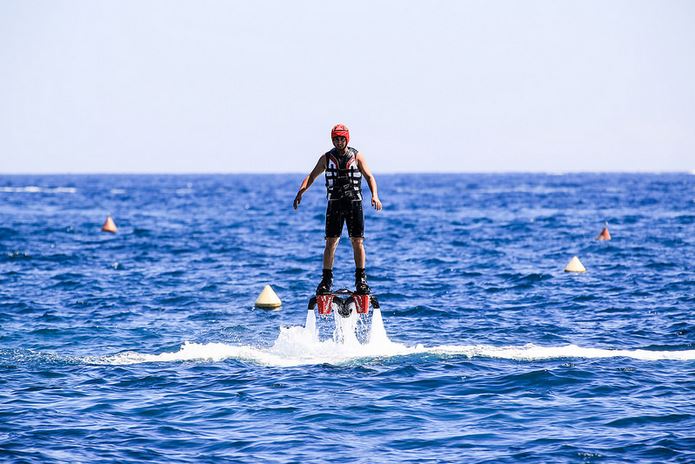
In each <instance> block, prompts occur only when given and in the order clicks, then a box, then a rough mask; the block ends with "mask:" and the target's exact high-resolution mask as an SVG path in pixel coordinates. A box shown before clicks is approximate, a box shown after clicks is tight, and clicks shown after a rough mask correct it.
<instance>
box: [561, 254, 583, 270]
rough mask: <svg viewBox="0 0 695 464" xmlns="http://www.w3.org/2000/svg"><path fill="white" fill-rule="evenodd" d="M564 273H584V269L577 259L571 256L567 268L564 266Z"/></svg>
mask: <svg viewBox="0 0 695 464" xmlns="http://www.w3.org/2000/svg"><path fill="white" fill-rule="evenodd" d="M565 272H586V268H585V267H584V265H583V264H582V262H581V261H579V258H577V257H576V256H573V257H572V259H570V262H569V263H567V266H565Z"/></svg>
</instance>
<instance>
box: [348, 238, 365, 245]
mask: <svg viewBox="0 0 695 464" xmlns="http://www.w3.org/2000/svg"><path fill="white" fill-rule="evenodd" d="M350 241H351V242H352V246H353V247H361V246H362V244H363V243H364V239H363V238H362V237H350Z"/></svg>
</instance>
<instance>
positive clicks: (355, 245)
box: [331, 237, 367, 269]
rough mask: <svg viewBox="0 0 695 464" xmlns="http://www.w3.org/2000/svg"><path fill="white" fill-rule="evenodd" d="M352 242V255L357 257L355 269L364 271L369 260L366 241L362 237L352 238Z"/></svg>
mask: <svg viewBox="0 0 695 464" xmlns="http://www.w3.org/2000/svg"><path fill="white" fill-rule="evenodd" d="M350 242H352V253H353V255H354V256H355V268H357V269H364V263H365V262H366V260H367V258H366V254H365V252H364V239H363V238H362V237H350ZM331 262H332V261H331Z"/></svg>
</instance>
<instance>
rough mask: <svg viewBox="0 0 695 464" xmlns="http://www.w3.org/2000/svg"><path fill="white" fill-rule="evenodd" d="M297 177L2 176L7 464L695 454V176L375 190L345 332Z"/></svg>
mask: <svg viewBox="0 0 695 464" xmlns="http://www.w3.org/2000/svg"><path fill="white" fill-rule="evenodd" d="M301 177H302V176H301V175H299V174H295V175H185V176H173V175H152V176H130V175H119V176H116V175H89V176H71V175H63V176H3V177H0V218H2V221H0V327H1V328H2V331H1V332H0V457H1V459H2V460H3V461H7V462H36V463H46V462H114V463H116V462H117V463H121V462H143V461H147V462H162V463H199V462H203V463H204V462H210V463H213V462H214V463H217V462H249V463H256V462H330V463H344V462H350V463H352V462H363V463H373V462H403V463H421V462H471V463H476V462H480V463H482V462H509V463H518V462H533V463H535V462H637V461H646V462H695V434H694V433H693V430H695V401H694V400H693V399H694V398H695V322H694V319H693V310H695V266H694V265H693V262H694V259H695V176H693V175H689V174H567V175H542V174H534V175H529V174H489V175H483V174H456V175H454V174H451V175H450V174H437V175H434V174H428V175H382V176H378V181H379V190H380V196H381V199H382V201H383V203H384V210H383V211H382V212H380V213H376V212H374V210H372V209H371V208H368V198H369V194H368V193H366V195H365V197H366V198H367V201H365V211H366V239H365V245H366V249H367V261H368V267H367V271H368V278H369V282H370V285H371V286H372V289H373V290H374V292H375V293H376V294H378V295H379V297H380V301H381V305H382V307H381V311H380V312H379V311H377V312H372V314H371V315H370V316H369V317H360V318H355V317H353V318H351V319H350V320H336V319H334V317H333V316H328V317H325V316H320V317H314V315H313V313H312V314H308V313H307V310H306V303H307V299H308V297H309V295H310V294H311V292H312V291H313V290H314V289H315V287H316V285H317V283H318V280H319V279H320V273H321V255H322V251H323V230H324V229H323V228H324V223H323V215H324V210H325V198H324V196H323V195H324V193H323V192H322V187H321V185H320V182H318V183H317V185H315V186H314V187H313V188H312V189H311V190H310V191H309V192H308V193H307V194H306V195H305V197H304V200H303V202H302V205H301V207H300V209H299V210H298V211H293V210H292V200H293V198H294V195H295V193H296V188H297V186H298V185H299V182H300V180H301ZM107 214H111V215H113V217H114V219H115V221H116V223H117V225H118V227H119V232H118V233H117V234H115V235H111V234H105V233H102V232H100V226H101V223H102V222H103V220H104V218H105V217H106V215H107ZM604 221H606V222H607V223H608V226H609V228H610V231H611V234H612V236H613V240H611V241H605V242H601V241H597V240H595V238H596V236H597V234H598V233H599V232H600V230H601V228H602V227H603V225H604ZM574 255H577V256H579V257H580V259H581V261H582V262H583V264H584V265H585V266H586V268H587V271H588V272H586V273H582V274H574V273H565V272H563V269H564V266H565V265H566V264H567V262H568V261H569V259H570V258H571V257H572V256H574ZM353 270H354V265H353V262H352V250H351V249H350V246H349V241H348V240H347V239H346V238H343V240H342V241H341V243H340V246H339V248H338V252H337V256H336V267H335V274H336V286H337V287H341V286H344V287H349V286H351V285H352V282H351V278H352V275H353ZM265 284H272V285H273V288H274V289H275V291H276V292H277V293H278V295H279V296H280V298H281V299H282V301H283V306H282V308H281V310H280V311H274V312H267V311H263V310H258V309H255V308H254V301H255V299H256V297H257V295H258V294H259V293H260V291H261V290H262V288H263V286H264V285H265ZM345 324H347V325H345ZM350 324H352V325H350ZM348 326H349V327H348ZM353 326H354V327H353ZM336 327H338V329H336ZM341 330H342V332H341ZM334 331H335V333H338V334H340V333H342V334H347V335H344V338H341V337H338V336H334Z"/></svg>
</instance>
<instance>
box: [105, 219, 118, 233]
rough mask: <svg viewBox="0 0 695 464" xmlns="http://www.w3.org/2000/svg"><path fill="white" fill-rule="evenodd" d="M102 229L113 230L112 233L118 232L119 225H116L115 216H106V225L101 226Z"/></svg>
mask: <svg viewBox="0 0 695 464" xmlns="http://www.w3.org/2000/svg"><path fill="white" fill-rule="evenodd" d="M101 231H102V232H111V233H112V234H115V233H116V232H118V227H116V223H115V222H113V218H112V217H111V216H106V221H104V225H103V226H101Z"/></svg>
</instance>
